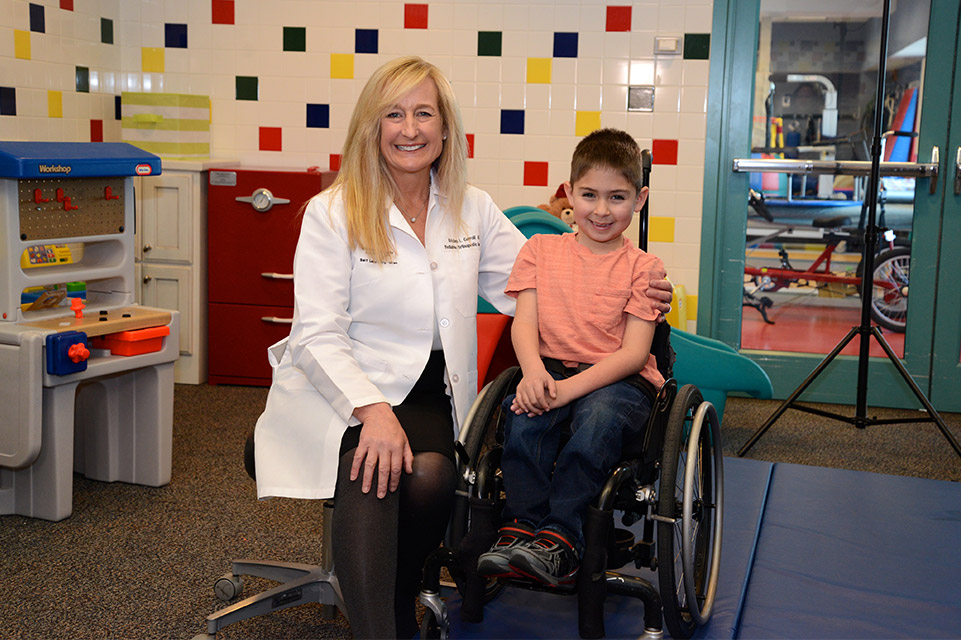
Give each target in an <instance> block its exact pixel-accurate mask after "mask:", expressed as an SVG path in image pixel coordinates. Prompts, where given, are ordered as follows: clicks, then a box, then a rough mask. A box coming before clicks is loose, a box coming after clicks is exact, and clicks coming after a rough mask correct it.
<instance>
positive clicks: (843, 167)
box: [733, 158, 938, 178]
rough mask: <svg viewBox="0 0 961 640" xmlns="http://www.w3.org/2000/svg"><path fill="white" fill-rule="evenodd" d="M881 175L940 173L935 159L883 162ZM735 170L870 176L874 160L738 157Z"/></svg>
mask: <svg viewBox="0 0 961 640" xmlns="http://www.w3.org/2000/svg"><path fill="white" fill-rule="evenodd" d="M880 165H881V175H884V176H905V177H914V178H930V177H935V176H937V175H938V164H937V163H934V162H882V163H880ZM733 170H734V172H735V173H752V172H764V173H799V174H810V175H841V176H867V175H870V174H871V163H870V162H868V161H864V160H789V159H783V160H782V159H779V158H734V166H733Z"/></svg>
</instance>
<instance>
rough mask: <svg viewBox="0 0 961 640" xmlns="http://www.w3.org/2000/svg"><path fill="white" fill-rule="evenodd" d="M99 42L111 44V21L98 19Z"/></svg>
mask: <svg viewBox="0 0 961 640" xmlns="http://www.w3.org/2000/svg"><path fill="white" fill-rule="evenodd" d="M100 42H102V43H104V44H113V20H111V19H110V18H100Z"/></svg>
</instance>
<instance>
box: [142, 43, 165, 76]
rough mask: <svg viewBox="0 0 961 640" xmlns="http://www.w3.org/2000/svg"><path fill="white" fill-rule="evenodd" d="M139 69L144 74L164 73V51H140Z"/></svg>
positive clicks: (146, 48)
mask: <svg viewBox="0 0 961 640" xmlns="http://www.w3.org/2000/svg"><path fill="white" fill-rule="evenodd" d="M140 67H141V69H140V70H141V71H143V72H144V73H163V72H164V50H163V49H161V48H159V47H142V48H141V49H140Z"/></svg>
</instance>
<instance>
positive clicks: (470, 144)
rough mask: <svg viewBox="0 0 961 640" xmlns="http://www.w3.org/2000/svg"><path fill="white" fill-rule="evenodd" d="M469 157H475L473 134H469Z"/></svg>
mask: <svg viewBox="0 0 961 640" xmlns="http://www.w3.org/2000/svg"><path fill="white" fill-rule="evenodd" d="M467 157H468V158H473V157H474V134H473V133H468V134H467Z"/></svg>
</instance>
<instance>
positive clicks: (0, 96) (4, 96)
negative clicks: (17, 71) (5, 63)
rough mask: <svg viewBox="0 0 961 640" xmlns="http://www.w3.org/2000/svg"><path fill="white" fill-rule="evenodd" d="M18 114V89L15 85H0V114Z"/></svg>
mask: <svg viewBox="0 0 961 640" xmlns="http://www.w3.org/2000/svg"><path fill="white" fill-rule="evenodd" d="M15 115H17V90H16V89H14V88H13V87H0V116H15Z"/></svg>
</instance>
